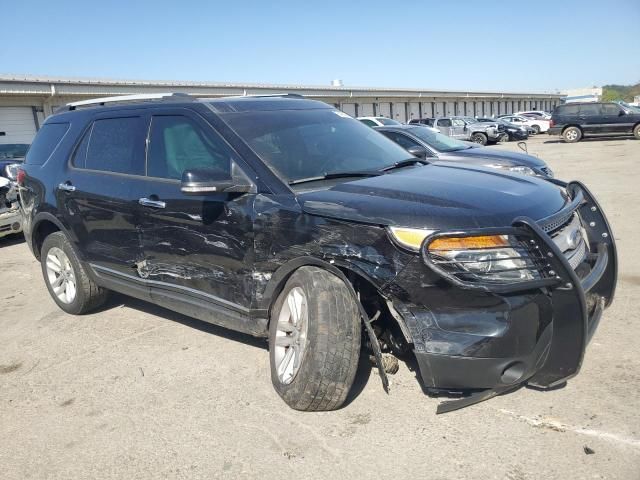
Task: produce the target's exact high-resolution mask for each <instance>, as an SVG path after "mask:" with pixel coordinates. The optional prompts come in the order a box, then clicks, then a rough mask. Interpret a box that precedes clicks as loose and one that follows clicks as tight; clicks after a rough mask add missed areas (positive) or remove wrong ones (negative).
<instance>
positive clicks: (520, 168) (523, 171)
mask: <svg viewBox="0 0 640 480" xmlns="http://www.w3.org/2000/svg"><path fill="white" fill-rule="evenodd" d="M483 166H484V167H490V168H498V169H500V170H505V171H507V172H512V173H519V174H520V175H531V176H535V175H536V172H534V171H533V170H532V169H530V168H529V167H525V166H524V165H503V164H501V163H487V164H485V165H483Z"/></svg>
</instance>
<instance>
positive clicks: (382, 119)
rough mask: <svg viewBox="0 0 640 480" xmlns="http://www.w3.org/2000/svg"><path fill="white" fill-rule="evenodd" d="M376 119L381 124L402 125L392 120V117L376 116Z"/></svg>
mask: <svg viewBox="0 0 640 480" xmlns="http://www.w3.org/2000/svg"><path fill="white" fill-rule="evenodd" d="M376 120H378V121H379V122H380V123H381V124H383V125H402V124H401V123H400V122H398V121H397V120H394V119H393V118H386V117H378V118H376Z"/></svg>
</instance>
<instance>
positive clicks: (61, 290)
mask: <svg viewBox="0 0 640 480" xmlns="http://www.w3.org/2000/svg"><path fill="white" fill-rule="evenodd" d="M46 261H47V264H46V266H47V281H48V282H49V285H50V286H51V290H53V293H54V294H55V295H56V297H58V300H60V301H61V302H62V303H72V302H73V301H74V300H75V298H76V292H77V290H76V275H75V273H74V271H73V266H72V265H71V261H70V260H69V257H68V256H67V254H66V253H64V252H63V251H62V249H60V248H58V247H53V248H52V249H51V250H49V252H48V253H47V260H46Z"/></svg>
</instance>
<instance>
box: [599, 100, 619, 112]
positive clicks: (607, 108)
mask: <svg viewBox="0 0 640 480" xmlns="http://www.w3.org/2000/svg"><path fill="white" fill-rule="evenodd" d="M600 108H601V109H602V114H603V115H618V114H619V113H620V111H621V110H620V107H619V106H618V105H614V104H613V103H605V104H603V105H601V106H600Z"/></svg>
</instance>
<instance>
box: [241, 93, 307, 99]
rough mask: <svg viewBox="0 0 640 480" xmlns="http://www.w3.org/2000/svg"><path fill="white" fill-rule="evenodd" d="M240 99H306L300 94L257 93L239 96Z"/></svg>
mask: <svg viewBox="0 0 640 480" xmlns="http://www.w3.org/2000/svg"><path fill="white" fill-rule="evenodd" d="M237 96H238V97H251V98H264V97H284V98H304V96H302V95H300V94H299V93H256V94H248V95H247V94H245V95H237Z"/></svg>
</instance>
